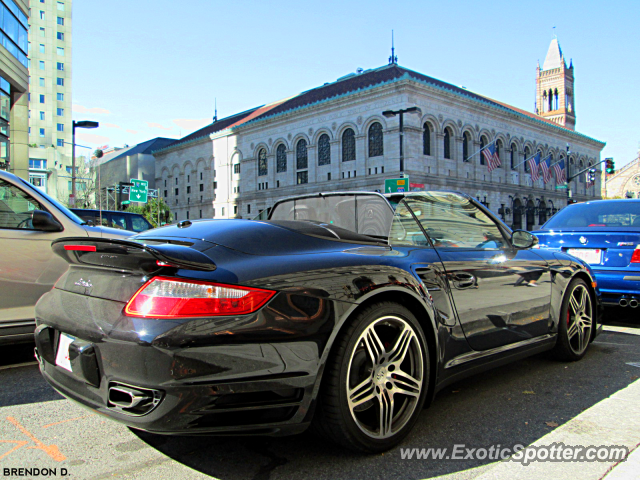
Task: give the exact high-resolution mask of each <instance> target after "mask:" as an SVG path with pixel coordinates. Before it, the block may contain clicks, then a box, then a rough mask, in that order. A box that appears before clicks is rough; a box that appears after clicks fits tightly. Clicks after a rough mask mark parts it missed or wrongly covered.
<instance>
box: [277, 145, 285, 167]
mask: <svg viewBox="0 0 640 480" xmlns="http://www.w3.org/2000/svg"><path fill="white" fill-rule="evenodd" d="M286 171H287V147H285V146H284V143H281V144H280V145H278V148H277V149H276V172H277V173H282V172H286Z"/></svg>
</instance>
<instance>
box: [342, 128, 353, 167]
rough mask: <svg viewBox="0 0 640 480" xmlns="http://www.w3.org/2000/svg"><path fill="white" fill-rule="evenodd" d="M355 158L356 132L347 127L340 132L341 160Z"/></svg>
mask: <svg viewBox="0 0 640 480" xmlns="http://www.w3.org/2000/svg"><path fill="white" fill-rule="evenodd" d="M355 159H356V134H355V132H354V131H353V129H351V128H347V129H346V130H345V131H344V133H343V134H342V161H343V162H349V161H351V160H355Z"/></svg>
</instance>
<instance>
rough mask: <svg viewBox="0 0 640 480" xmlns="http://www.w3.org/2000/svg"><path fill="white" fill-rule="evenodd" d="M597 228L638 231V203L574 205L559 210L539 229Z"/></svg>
mask: <svg viewBox="0 0 640 480" xmlns="http://www.w3.org/2000/svg"><path fill="white" fill-rule="evenodd" d="M597 227H605V228H616V227H631V228H637V229H639V230H640V202H636V201H632V200H621V201H619V202H611V201H602V202H598V201H596V202H585V203H575V204H573V205H569V206H568V207H565V208H563V209H562V210H560V211H559V212H558V213H556V214H555V215H554V216H553V217H551V219H550V220H549V221H548V222H547V223H545V224H544V225H543V226H542V227H541V228H542V229H544V230H562V229H567V228H585V229H589V228H597Z"/></svg>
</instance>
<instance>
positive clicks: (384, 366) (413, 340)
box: [346, 316, 425, 439]
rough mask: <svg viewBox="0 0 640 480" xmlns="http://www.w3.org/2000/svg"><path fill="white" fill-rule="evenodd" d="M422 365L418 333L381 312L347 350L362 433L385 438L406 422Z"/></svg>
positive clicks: (351, 399) (350, 392)
mask: <svg viewBox="0 0 640 480" xmlns="http://www.w3.org/2000/svg"><path fill="white" fill-rule="evenodd" d="M424 363H425V362H424V357H423V352H422V348H421V347H420V342H419V340H418V337H417V335H416V332H415V331H414V329H413V327H412V326H411V325H410V324H409V323H407V322H406V321H405V320H403V319H402V318H399V317H396V316H384V317H381V318H379V319H377V320H375V321H374V322H372V323H371V324H370V325H368V326H367V327H366V328H365V330H364V331H363V332H362V334H361V335H360V337H359V338H358V340H357V342H356V343H355V347H354V348H353V351H352V352H351V357H350V360H349V370H348V372H347V385H346V389H347V392H346V393H347V400H348V405H349V410H350V413H351V416H352V418H353V420H354V421H355V423H356V425H357V426H358V428H359V429H360V430H361V431H362V432H364V433H365V434H366V435H368V436H369V437H371V438H375V439H385V438H389V437H391V436H393V435H394V434H396V433H397V432H398V431H400V430H401V429H402V427H404V426H405V425H406V424H407V422H408V421H409V420H410V419H411V417H412V415H413V413H414V412H415V409H416V407H417V405H418V403H419V400H420V394H421V391H422V388H423V379H424V373H425V372H424V368H425V365H424Z"/></svg>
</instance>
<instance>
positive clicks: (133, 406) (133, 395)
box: [108, 382, 162, 416]
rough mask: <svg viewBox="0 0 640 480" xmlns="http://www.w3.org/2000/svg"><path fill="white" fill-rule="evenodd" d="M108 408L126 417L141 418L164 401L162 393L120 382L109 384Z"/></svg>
mask: <svg viewBox="0 0 640 480" xmlns="http://www.w3.org/2000/svg"><path fill="white" fill-rule="evenodd" d="M108 400H109V401H108V407H109V408H111V409H113V410H117V411H119V412H120V413H124V414H126V415H133V416H140V415H146V414H147V413H149V412H151V410H153V409H154V408H156V406H158V404H159V403H160V400H162V392H161V391H160V390H153V389H150V388H140V387H134V386H132V385H126V384H124V383H119V382H111V383H110V384H109V394H108Z"/></svg>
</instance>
